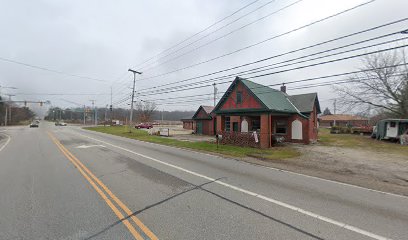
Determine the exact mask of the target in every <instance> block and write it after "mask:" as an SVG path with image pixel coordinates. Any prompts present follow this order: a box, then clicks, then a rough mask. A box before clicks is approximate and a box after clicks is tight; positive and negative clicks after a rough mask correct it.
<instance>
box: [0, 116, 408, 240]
mask: <svg viewBox="0 0 408 240" xmlns="http://www.w3.org/2000/svg"><path fill="white" fill-rule="evenodd" d="M0 192H1V193H0V239H64V240H65V239H408V198H407V197H403V196H398V195H394V194H388V193H383V192H378V191H373V190H370V189H365V188H361V187H356V186H351V185H347V184H342V183H337V182H333V181H327V180H324V179H319V178H314V177H309V176H304V175H300V174H295V173H290V172H285V171H280V170H277V169H271V168H266V167H261V166H256V165H251V164H249V163H245V162H241V161H237V160H234V159H228V158H221V157H217V156H212V155H209V154H203V153H196V152H193V151H188V150H183V149H178V148H173V147H167V146H161V145H157V144H151V143H145V142H140V141H135V140H131V139H126V138H121V137H116V136H112V135H106V134H101V133H96V132H91V131H87V130H83V129H81V128H79V127H75V126H67V127H57V126H54V125H53V124H51V123H47V122H44V121H43V122H41V123H40V127H39V128H29V127H28V126H20V127H8V128H4V127H3V128H0Z"/></svg>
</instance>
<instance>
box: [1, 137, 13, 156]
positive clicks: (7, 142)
mask: <svg viewBox="0 0 408 240" xmlns="http://www.w3.org/2000/svg"><path fill="white" fill-rule="evenodd" d="M0 134H1V135H4V136H6V137H8V139H7V141H6V142H5V143H4V144H3V146H1V147H0V152H1V151H3V149H4V148H5V147H6V146H7V144H9V142H10V140H11V137H10V136H9V135H7V134H5V133H0Z"/></svg>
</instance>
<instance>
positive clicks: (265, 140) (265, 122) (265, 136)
mask: <svg viewBox="0 0 408 240" xmlns="http://www.w3.org/2000/svg"><path fill="white" fill-rule="evenodd" d="M260 134H261V136H260V137H259V142H260V147H261V148H268V147H269V146H270V143H269V142H270V134H271V132H270V122H269V114H262V115H261V133H260Z"/></svg>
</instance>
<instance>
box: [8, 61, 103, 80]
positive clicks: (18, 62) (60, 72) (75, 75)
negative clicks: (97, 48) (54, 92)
mask: <svg viewBox="0 0 408 240" xmlns="http://www.w3.org/2000/svg"><path fill="white" fill-rule="evenodd" d="M0 61H3V62H8V63H13V64H17V65H21V66H25V67H29V68H34V69H38V70H42V71H47V72H52V73H55V74H60V75H65V76H69V77H76V78H82V79H88V80H93V81H98V82H107V81H108V80H106V79H100V78H94V77H88V76H83V75H77V74H72V73H67V72H63V71H59V70H55V69H51V68H47V67H42V66H38V65H33V64H29V63H25V62H21V61H17V60H13V59H9V58H4V57H0Z"/></svg>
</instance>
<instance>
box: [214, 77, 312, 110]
mask: <svg viewBox="0 0 408 240" xmlns="http://www.w3.org/2000/svg"><path fill="white" fill-rule="evenodd" d="M240 84H241V85H243V87H244V88H245V89H246V90H247V91H248V93H249V94H250V95H251V96H252V97H253V98H254V99H256V101H257V102H258V103H259V106H258V107H251V108H241V109H246V110H248V111H249V110H251V111H270V112H280V113H298V114H301V115H302V113H310V112H312V111H313V109H314V107H315V106H316V111H317V112H318V113H320V104H319V100H318V98H317V93H310V94H300V95H294V96H289V95H287V94H286V93H284V92H282V91H280V90H277V89H273V88H270V87H268V86H264V85H261V84H258V83H254V82H252V81H249V80H246V79H243V78H240V77H236V78H235V80H234V81H233V82H232V83H231V85H230V86H229V88H228V90H227V91H226V92H225V93H224V95H223V97H222V98H221V100H220V101H219V102H218V104H217V106H216V107H215V108H214V112H216V113H222V112H226V111H227V110H229V111H234V110H238V109H239V107H236V106H233V105H232V104H229V105H228V104H227V105H228V106H227V108H228V109H226V107H225V106H224V105H226V104H225V103H226V102H228V101H232V100H234V99H231V98H233V96H234V94H235V92H234V91H236V88H237V87H239V86H240Z"/></svg>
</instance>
